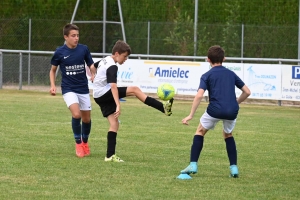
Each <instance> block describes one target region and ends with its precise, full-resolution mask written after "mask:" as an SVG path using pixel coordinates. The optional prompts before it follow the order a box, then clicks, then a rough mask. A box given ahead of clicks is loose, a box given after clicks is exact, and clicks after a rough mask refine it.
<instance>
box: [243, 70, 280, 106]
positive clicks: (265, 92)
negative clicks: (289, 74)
mask: <svg viewBox="0 0 300 200" xmlns="http://www.w3.org/2000/svg"><path fill="white" fill-rule="evenodd" d="M244 82H245V84H246V85H247V86H248V87H249V89H250V90H251V95H250V97H249V98H251V99H272V100H280V99H281V66H280V65H271V64H244Z"/></svg>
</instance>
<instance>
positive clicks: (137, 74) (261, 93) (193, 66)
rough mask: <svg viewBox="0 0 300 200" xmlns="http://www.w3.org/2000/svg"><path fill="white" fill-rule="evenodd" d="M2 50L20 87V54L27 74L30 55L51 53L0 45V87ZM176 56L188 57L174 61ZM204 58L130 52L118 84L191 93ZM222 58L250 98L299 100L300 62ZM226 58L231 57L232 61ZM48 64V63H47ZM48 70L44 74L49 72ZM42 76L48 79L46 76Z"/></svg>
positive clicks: (203, 68)
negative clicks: (11, 57)
mask: <svg viewBox="0 0 300 200" xmlns="http://www.w3.org/2000/svg"><path fill="white" fill-rule="evenodd" d="M5 53H13V54H19V89H20V90H21V89H22V84H23V82H22V75H23V69H22V67H23V64H22V58H23V56H24V55H27V56H28V69H27V71H28V77H29V76H30V74H32V73H34V72H31V70H30V66H31V64H30V55H32V54H43V55H49V56H50V57H51V55H52V54H53V52H51V51H21V50H3V49H0V89H1V88H2V84H3V81H2V80H3V75H2V72H3V69H4V68H5V67H6V66H4V65H3V54H5ZM106 55H110V54H101V53H92V56H93V57H94V60H95V61H97V60H99V59H100V58H102V57H103V56H106ZM155 59H156V60H155ZM180 59H184V60H191V61H178V60H180ZM205 59H206V57H205V56H168V55H139V54H132V55H130V59H128V60H127V61H126V62H125V63H124V64H123V65H122V66H119V72H118V84H119V85H122V86H130V85H135V86H139V87H140V88H141V89H142V91H144V92H147V93H156V90H157V86H158V85H159V84H160V83H162V82H168V83H171V84H173V85H174V87H175V88H176V92H177V94H180V95H195V94H196V92H197V89H198V86H199V83H200V77H201V75H202V74H203V73H205V72H206V71H208V70H209V69H210V66H209V63H208V62H205ZM172 60H174V61H172ZM175 60H176V61H175ZM226 61H227V62H224V63H223V65H224V66H225V67H227V68H228V69H230V70H232V71H234V72H235V73H236V74H237V75H238V76H239V77H240V78H241V79H242V80H243V81H244V82H245V83H246V84H247V85H248V86H249V88H250V90H251V92H252V94H251V96H250V97H249V98H250V99H267V100H278V102H279V103H278V104H279V105H280V101H281V100H288V101H300V66H299V65H298V63H299V62H300V60H296V59H294V60H292V59H272V58H233V57H230V58H226ZM228 61H234V63H232V62H228ZM235 61H237V62H235ZM238 61H239V62H238ZM245 62H247V63H245ZM251 62H252V63H253V64H251ZM257 62H259V63H263V62H273V63H277V64H257ZM284 63H294V64H284ZM48 65H49V67H50V63H49V64H48ZM49 69H50V68H49ZM48 72H49V71H48ZM48 72H47V75H48V74H49V73H48ZM44 78H45V79H49V77H44ZM28 80H29V79H28ZM240 93H241V92H240V90H239V89H237V90H236V94H237V96H239V95H240Z"/></svg>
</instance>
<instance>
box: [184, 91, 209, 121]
mask: <svg viewBox="0 0 300 200" xmlns="http://www.w3.org/2000/svg"><path fill="white" fill-rule="evenodd" d="M203 94H204V90H203V89H199V90H198V92H197V94H196V96H195V98H194V100H193V104H192V108H191V112H190V114H189V115H188V116H187V117H185V118H184V119H183V120H182V123H183V124H186V125H188V124H189V123H188V121H189V120H191V119H192V118H193V117H194V114H195V112H196V110H197V108H198V106H199V105H200V102H201V100H202V98H203Z"/></svg>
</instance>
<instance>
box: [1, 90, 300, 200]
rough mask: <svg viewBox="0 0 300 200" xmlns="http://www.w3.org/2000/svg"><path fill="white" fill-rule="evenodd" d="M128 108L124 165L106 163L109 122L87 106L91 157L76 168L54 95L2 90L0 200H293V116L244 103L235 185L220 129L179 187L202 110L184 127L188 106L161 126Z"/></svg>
mask: <svg viewBox="0 0 300 200" xmlns="http://www.w3.org/2000/svg"><path fill="white" fill-rule="evenodd" d="M126 99H127V101H126V102H124V103H122V110H121V111H122V114H121V117H120V120H121V124H120V130H119V133H118V140H117V154H118V155H119V156H120V157H121V158H122V159H124V160H125V163H106V162H104V156H105V152H106V134H107V130H108V123H107V121H106V119H105V118H103V117H102V115H101V113H100V110H99V108H98V106H97V105H96V104H95V103H94V100H92V103H93V105H92V106H93V111H92V132H91V136H90V140H89V143H90V147H91V156H89V157H85V158H82V159H79V158H77V157H76V156H75V147H74V139H73V134H72V131H71V115H70V113H69V111H68V109H67V108H66V106H65V103H64V101H63V98H62V96H61V95H57V96H55V97H52V96H50V95H49V94H48V93H45V92H32V91H18V90H0V109H1V115H0V136H1V145H0V151H1V154H0V166H1V171H0V191H1V192H0V199H170V200H171V199H214V200H215V199H299V197H300V190H299V188H300V176H299V174H300V170H299V169H300V167H299V165H300V162H299V161H300V153H299V152H300V131H299V130H300V123H299V120H300V109H299V107H279V106H264V105H261V106H260V105H246V104H242V105H241V109H240V114H239V117H238V121H237V125H236V128H235V130H234V136H235V140H236V144H237V148H238V165H239V170H240V178H238V179H231V178H228V175H229V169H228V159H227V154H226V150H225V142H224V140H223V138H222V132H221V131H222V124H221V123H219V124H218V125H217V127H216V128H215V130H212V131H209V132H208V134H207V135H206V136H205V142H204V148H203V150H202V154H201V157H200V161H199V172H198V174H195V175H193V179H192V180H186V181H182V180H177V179H176V177H177V176H178V175H179V172H180V170H181V169H183V168H185V167H186V166H187V165H188V163H189V154H190V146H191V143H192V139H193V135H194V133H195V130H196V127H197V125H198V121H199V118H200V116H201V115H202V113H203V112H204V110H205V108H206V106H207V103H205V102H202V103H201V105H200V107H199V109H198V112H197V114H196V116H195V118H194V119H193V120H191V122H190V125H189V126H184V125H182V124H181V119H182V118H183V117H185V116H186V115H187V114H188V113H189V111H190V107H191V101H175V103H174V105H173V110H174V114H173V115H172V116H171V117H166V116H164V115H163V114H161V113H159V112H158V111H156V110H154V109H151V108H150V107H147V106H146V105H144V104H142V103H141V102H138V100H136V99H135V98H126Z"/></svg>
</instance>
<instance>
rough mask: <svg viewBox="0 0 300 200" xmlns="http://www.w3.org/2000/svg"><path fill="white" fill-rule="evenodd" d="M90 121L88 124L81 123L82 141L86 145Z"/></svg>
mask: <svg viewBox="0 0 300 200" xmlns="http://www.w3.org/2000/svg"><path fill="white" fill-rule="evenodd" d="M91 125H92V121H90V122H89V123H84V122H82V141H83V142H84V143H87V142H88V140H89V136H90V132H91Z"/></svg>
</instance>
